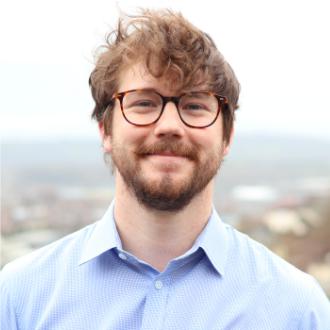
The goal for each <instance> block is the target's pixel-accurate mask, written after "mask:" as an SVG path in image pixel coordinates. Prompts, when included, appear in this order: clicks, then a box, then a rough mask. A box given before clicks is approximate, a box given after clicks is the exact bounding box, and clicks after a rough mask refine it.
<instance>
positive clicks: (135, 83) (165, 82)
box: [118, 63, 208, 95]
mask: <svg viewBox="0 0 330 330" xmlns="http://www.w3.org/2000/svg"><path fill="white" fill-rule="evenodd" d="M202 81H203V80H202ZM118 82H119V84H118V92H124V91H128V90H131V89H141V88H152V89H155V90H157V91H158V92H159V93H161V94H163V95H178V94H181V93H184V92H187V91H191V90H192V89H194V90H207V89H208V88H207V84H206V83H205V80H204V81H203V83H201V84H199V85H198V84H194V86H191V87H190V86H187V87H182V83H180V82H178V81H177V78H176V77H175V75H173V74H171V72H170V70H169V71H168V73H167V74H166V75H164V76H161V77H154V76H153V75H152V74H151V73H150V72H149V70H148V69H147V67H146V66H145V65H144V64H142V63H136V64H133V65H130V66H129V67H127V68H125V69H124V70H122V71H121V73H120V75H119V80H118Z"/></svg>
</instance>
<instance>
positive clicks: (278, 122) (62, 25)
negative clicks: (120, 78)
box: [0, 0, 330, 141]
mask: <svg viewBox="0 0 330 330" xmlns="http://www.w3.org/2000/svg"><path fill="white" fill-rule="evenodd" d="M1 7H2V8H1V10H0V37H1V39H0V40H1V52H0V72H1V74H0V91H1V92H0V94H1V96H0V109H1V112H0V130H1V137H2V139H3V140H12V139H16V140H29V139H38V140H43V139H53V138H55V139H56V138H63V137H64V138H91V137H92V138H97V137H98V133H97V126H96V123H95V122H93V121H91V119H90V114H91V111H92V109H93V100H92V98H91V95H90V90H89V87H88V77H89V74H90V72H91V71H92V69H93V63H94V55H93V54H94V52H95V50H96V49H97V47H98V46H99V45H101V44H102V43H103V40H104V36H105V34H106V33H107V32H109V31H110V30H111V28H112V27H114V26H115V24H116V21H117V19H118V16H119V14H120V12H121V11H123V12H127V13H133V14H134V13H136V12H137V8H138V7H152V8H171V9H174V10H177V11H181V12H182V14H183V15H184V16H185V17H186V18H187V19H188V20H190V21H191V22H192V23H193V24H194V25H196V26H197V27H198V28H200V29H202V30H204V31H205V32H207V33H208V34H210V35H211V37H212V38H213V39H214V41H215V43H216V45H217V47H218V48H219V50H220V51H221V52H222V53H223V55H224V56H225V58H226V60H227V61H228V62H229V63H230V65H231V66H232V67H233V69H234V71H235V73H236V75H237V77H238V80H239V81H240V84H241V89H242V92H241V97H240V109H239V111H238V112H237V119H236V124H235V130H236V133H242V134H245V133H253V134H259V133H260V134H264V133H267V134H275V135H291V136H298V137H299V136H304V137H311V138H321V139H326V140H328V141H330V129H329V126H330V125H329V124H330V98H329V95H330V83H329V79H330V78H329V77H330V43H329V40H330V38H329V31H330V20H329V5H328V1H327V0H324V1H322V0H313V1H312V0H310V1H304V0H301V1H296V0H291V1H287V0H277V1H262V0H249V1H246V0H226V1H224V0H219V1H208V0H206V1H205V0H203V1H202V2H200V1H191V0H189V1H186V0H175V1H174V0H172V1H169V0H167V1H166V0H162V1H155V0H154V1H124V0H123V1H120V0H119V1H112V0H106V1H105V0H85V1H82V0H81V1H77V0H57V1H49V0H29V1H24V0H11V1H7V2H3V3H2V5H1Z"/></svg>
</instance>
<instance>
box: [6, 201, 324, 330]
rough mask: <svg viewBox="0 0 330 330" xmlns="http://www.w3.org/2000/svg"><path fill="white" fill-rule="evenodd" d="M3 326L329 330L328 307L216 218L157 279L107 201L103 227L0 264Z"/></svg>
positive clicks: (305, 282) (303, 280)
mask: <svg viewBox="0 0 330 330" xmlns="http://www.w3.org/2000/svg"><path fill="white" fill-rule="evenodd" d="M191 221H193V219H191ZM1 329H3V330H11V329H20V330H25V329H26V330H41V329H43V330H44V329H61V330H62V329H63V330H69V329H70V330H73V329H79V330H82V329H91V330H103V329H111V330H117V329H118V330H119V329H120V330H126V329H127V330H135V329H149V330H157V329H166V330H170V329H171V330H186V329H196V330H197V329H198V330H201V329H206V330H212V329H214V330H215V329H217V330H220V329H242V330H256V329H274V330H281V329H283V330H284V329H285V330H293V329H308V330H311V329H322V330H328V329H330V303H329V301H328V299H327V298H326V296H325V295H324V293H323V291H322V290H321V289H320V287H319V286H318V284H317V283H316V282H315V281H314V279H313V278H312V277H310V276H309V275H307V274H305V273H303V272H301V271H299V270H297V269H296V268H294V267H293V266H291V265H289V264H288V263H287V262H285V261H283V260H282V259H280V258H279V257H277V256H276V255H274V254H273V253H272V252H270V251H269V250H268V249H266V248H265V247H264V246H262V245H261V244H259V243H257V242H255V241H253V240H252V239H250V238H249V237H248V236H246V235H244V234H242V233H240V232H238V231H236V230H235V229H233V228H232V227H230V226H229V225H226V224H224V223H223V222H222V221H221V220H220V219H219V217H218V215H217V213H216V212H215V211H213V212H212V215H211V217H210V219H209V221H208V223H207V226H206V227H205V228H204V230H203V232H202V233H201V234H200V235H199V237H198V238H197V240H196V241H195V243H194V245H193V247H192V248H191V249H190V250H189V251H188V252H186V253H185V254H184V255H182V256H180V257H178V258H176V259H174V260H172V261H171V262H170V263H169V264H168V266H167V267H166V269H165V270H164V271H163V272H161V273H160V272H158V271H157V270H155V269H154V268H153V267H151V266H150V265H148V264H146V263H145V262H143V261H141V260H138V259H137V258H135V257H134V256H133V255H131V254H129V253H127V252H126V251H124V250H123V249H122V245H121V242H120V238H119V235H118V232H117V230H116V226H115V222H114V217H113V203H112V205H111V206H110V208H109V209H108V211H107V212H106V214H105V215H104V217H103V218H102V219H101V220H100V221H99V222H97V223H95V224H92V225H89V226H87V227H85V228H84V229H82V230H80V231H78V232H75V233H73V234H71V235H69V236H66V237H64V238H62V239H61V240H58V241H56V242H54V243H52V244H50V245H48V246H46V247H43V248H41V249H39V250H37V251H35V252H33V253H32V254H30V255H28V256H25V257H23V258H20V259H17V260H16V261H14V262H12V263H10V264H8V265H7V266H6V267H4V269H3V271H2V275H1Z"/></svg>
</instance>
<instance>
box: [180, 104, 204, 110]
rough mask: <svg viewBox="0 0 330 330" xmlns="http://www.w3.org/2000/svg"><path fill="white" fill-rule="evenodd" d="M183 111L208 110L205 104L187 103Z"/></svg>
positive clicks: (183, 106)
mask: <svg viewBox="0 0 330 330" xmlns="http://www.w3.org/2000/svg"><path fill="white" fill-rule="evenodd" d="M182 110H192V111H194V110H195V111H196V110H207V107H206V106H205V104H201V103H192V102H191V103H186V104H183V105H182Z"/></svg>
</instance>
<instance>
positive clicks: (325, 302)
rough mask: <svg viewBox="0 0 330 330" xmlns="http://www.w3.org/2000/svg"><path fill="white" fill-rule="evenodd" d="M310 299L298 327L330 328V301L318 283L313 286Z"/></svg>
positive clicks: (318, 329) (302, 329)
mask: <svg viewBox="0 0 330 330" xmlns="http://www.w3.org/2000/svg"><path fill="white" fill-rule="evenodd" d="M309 299H310V301H309V303H308V306H307V308H306V310H305V312H304V314H303V317H302V319H301V322H300V327H299V328H298V329H300V330H329V329H330V301H329V299H328V298H327V297H326V295H325V293H324V292H323V291H322V289H321V288H320V287H319V285H318V284H317V283H316V284H315V285H314V286H313V289H312V291H311V295H310V297H309Z"/></svg>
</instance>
